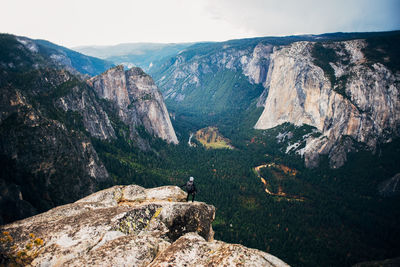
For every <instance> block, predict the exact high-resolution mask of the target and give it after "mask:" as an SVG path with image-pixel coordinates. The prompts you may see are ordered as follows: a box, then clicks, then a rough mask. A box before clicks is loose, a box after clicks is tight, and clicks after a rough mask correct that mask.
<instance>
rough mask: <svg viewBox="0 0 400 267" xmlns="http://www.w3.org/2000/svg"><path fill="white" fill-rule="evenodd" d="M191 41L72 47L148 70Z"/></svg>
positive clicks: (90, 54)
mask: <svg viewBox="0 0 400 267" xmlns="http://www.w3.org/2000/svg"><path fill="white" fill-rule="evenodd" d="M190 45H192V43H166V44H163V43H126V44H118V45H110V46H78V47H73V48H72V49H73V50H75V51H78V52H80V53H82V54H85V55H89V56H93V57H97V58H101V59H104V60H107V61H110V62H113V63H114V64H117V65H118V64H123V65H124V66H126V67H127V68H131V67H134V66H136V67H140V68H142V69H143V70H145V71H148V70H149V69H150V68H151V66H152V65H153V64H155V62H157V61H159V60H161V59H163V58H166V57H170V56H174V55H176V54H178V53H179V52H180V51H182V50H184V49H185V48H186V47H189V46H190Z"/></svg>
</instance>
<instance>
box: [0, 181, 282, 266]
mask: <svg viewBox="0 0 400 267" xmlns="http://www.w3.org/2000/svg"><path fill="white" fill-rule="evenodd" d="M185 199H186V193H185V192H183V191H182V190H181V189H179V188H178V187H175V186H164V187H159V188H153V189H145V188H143V187H140V186H136V185H131V186H114V187H111V188H109V189H106V190H103V191H99V192H97V193H94V194H92V195H90V196H88V197H85V198H83V199H81V200H79V201H77V202H75V203H72V204H67V205H64V206H59V207H57V208H54V209H51V210H49V211H48V212H45V213H42V214H39V215H36V216H33V217H30V218H27V219H24V220H21V221H17V222H14V223H12V224H8V225H3V226H1V228H0V230H1V232H2V236H1V238H2V242H1V243H0V246H1V250H2V253H3V254H2V258H1V260H2V261H3V262H0V263H5V264H7V263H15V262H17V263H18V262H22V263H23V264H31V266H88V265H91V266H185V264H186V265H188V266H189V265H191V266H194V265H196V266H210V264H211V266H221V265H224V266H237V265H241V266H288V265H286V264H285V263H284V262H282V261H281V260H279V259H278V258H276V257H274V256H271V255H269V254H267V253H265V252H261V251H258V250H255V249H249V248H246V247H243V246H241V245H234V244H227V243H224V242H220V241H214V240H213V236H214V233H213V230H212V227H211V223H212V221H213V220H214V216H215V208H214V207H213V206H211V205H207V204H205V203H202V202H194V203H192V202H185Z"/></svg>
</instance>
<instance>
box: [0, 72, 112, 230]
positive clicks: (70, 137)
mask: <svg viewBox="0 0 400 267" xmlns="http://www.w3.org/2000/svg"><path fill="white" fill-rule="evenodd" d="M25 75H26V74H24V75H21V76H20V78H22V77H26V76H25ZM2 78H3V79H9V80H8V81H7V82H5V83H6V84H1V86H0V88H1V92H2V93H1V96H0V102H1V105H0V157H1V168H2V172H1V175H0V183H1V184H2V186H1V190H0V207H1V212H0V223H5V222H9V221H13V220H16V219H20V218H24V217H26V216H30V215H32V214H35V213H36V212H38V211H39V212H40V211H44V210H47V209H49V208H51V207H54V206H56V205H61V204H65V203H66V202H71V201H75V200H76V199H79V198H81V197H83V196H85V195H87V194H88V193H91V192H94V191H95V190H96V189H97V188H98V186H99V185H100V184H101V183H109V182H111V181H110V177H109V175H108V172H107V170H106V169H105V167H104V166H103V163H102V162H101V161H100V159H99V158H98V156H97V153H96V151H95V149H94V147H93V145H92V143H91V140H90V136H88V135H86V134H84V132H85V125H88V126H90V127H91V128H88V129H89V131H91V132H92V133H93V134H94V135H95V133H97V136H98V137H103V136H102V135H101V134H102V133H103V132H102V131H101V127H102V123H101V122H99V121H97V122H94V121H89V119H90V118H89V117H90V116H91V114H92V113H93V114H95V115H96V116H98V115H99V114H102V115H104V116H106V114H104V113H96V111H99V110H101V108H100V107H97V109H98V110H96V106H95V103H96V102H95V100H94V99H93V98H90V97H89V96H88V95H89V94H90V92H89V91H87V88H85V86H84V84H83V86H82V85H81V86H79V85H78V84H79V83H78V82H77V81H76V80H74V77H73V76H71V75H70V74H69V73H68V72H64V71H55V70H40V71H37V72H35V73H31V75H30V79H27V83H26V84H24V85H23V86H22V85H21V87H19V86H18V85H17V84H16V82H15V80H13V79H14V78H13V77H12V75H9V76H8V77H7V75H6V74H4V75H3V76H2ZM75 83H76V84H77V85H75V86H74V84H75ZM71 87H72V88H71ZM70 90H71V91H70ZM68 92H71V94H68ZM79 92H80V93H79ZM63 95H64V96H63ZM85 95H86V96H87V98H86V99H85V98H84V97H85ZM60 96H62V97H61V98H59V97H60ZM63 97H65V98H68V99H70V100H71V101H72V100H73V99H81V100H85V101H86V103H85V104H86V105H87V106H86V108H85V107H81V109H79V112H77V111H71V110H68V111H66V112H65V113H64V112H62V110H61V109H57V103H56V101H61V100H62V99H63ZM57 99H58V100H57ZM75 103H79V102H75ZM78 105H79V104H78ZM88 106H89V107H90V108H88ZM88 110H90V111H91V112H87V111H88ZM92 110H94V111H92ZM80 114H82V115H84V116H83V117H87V118H86V119H83V122H82V119H81V118H82V117H81V116H80ZM105 121H106V120H105ZM111 129H112V128H111ZM108 134H110V135H111V136H112V133H108Z"/></svg>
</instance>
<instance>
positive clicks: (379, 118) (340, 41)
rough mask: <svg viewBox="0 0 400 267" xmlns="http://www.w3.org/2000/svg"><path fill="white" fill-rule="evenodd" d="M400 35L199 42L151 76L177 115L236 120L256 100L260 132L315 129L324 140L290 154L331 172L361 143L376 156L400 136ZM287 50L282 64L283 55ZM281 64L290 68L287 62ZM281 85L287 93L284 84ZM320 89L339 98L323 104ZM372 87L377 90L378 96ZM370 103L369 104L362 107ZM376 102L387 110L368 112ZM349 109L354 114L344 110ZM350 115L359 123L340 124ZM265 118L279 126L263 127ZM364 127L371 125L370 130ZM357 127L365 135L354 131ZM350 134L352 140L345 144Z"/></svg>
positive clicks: (159, 66)
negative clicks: (322, 163) (325, 159)
mask: <svg viewBox="0 0 400 267" xmlns="http://www.w3.org/2000/svg"><path fill="white" fill-rule="evenodd" d="M399 36H400V32H399V31H394V32H377V33H332V34H323V35H302V36H288V37H260V38H249V39H239V40H230V41H226V42H219V43H198V44H194V45H192V46H190V47H188V48H186V49H185V50H184V51H182V52H181V53H179V54H178V55H176V56H174V57H171V58H170V59H165V60H164V61H163V62H159V63H158V64H156V65H154V66H153V67H152V68H151V69H150V70H149V73H150V74H151V75H152V76H153V77H154V79H155V81H156V83H157V84H158V85H159V87H160V88H161V90H162V92H163V94H164V96H165V99H166V103H167V105H169V107H170V108H171V109H172V110H174V111H177V112H181V113H186V114H189V113H191V114H196V113H197V114H198V113H203V114H204V116H214V114H220V115H221V116H224V114H236V115H232V118H235V117H238V115H237V114H241V113H242V112H243V111H245V110H247V109H249V108H251V105H254V103H255V102H257V106H258V107H262V108H264V106H265V110H264V115H263V116H262V117H261V118H260V119H259V121H258V123H257V124H256V121H255V122H254V124H256V125H255V127H256V128H257V129H269V128H271V127H275V126H277V125H279V124H282V123H285V122H290V123H293V124H295V125H299V124H302V123H306V124H309V125H312V126H314V127H317V129H318V130H319V131H321V132H322V133H323V136H321V137H320V138H319V139H318V140H320V141H321V142H319V141H318V144H317V143H316V142H317V141H313V142H312V141H311V140H314V139H312V138H309V139H308V141H307V148H306V149H305V150H304V149H303V150H301V151H300V150H298V151H297V150H292V152H293V153H299V154H301V155H303V156H304V157H305V159H306V164H307V165H308V166H310V167H311V166H317V165H318V164H319V156H320V155H328V156H329V158H330V164H331V167H340V166H342V165H343V164H344V162H345V161H346V154H347V153H348V152H350V151H355V150H357V149H356V148H355V147H356V146H357V145H356V143H357V142H358V143H364V144H366V147H368V148H369V149H372V150H374V149H375V147H376V145H377V144H379V143H382V142H389V141H390V140H391V138H392V137H395V136H398V135H399V132H398V130H396V129H397V128H398V125H399V119H398V115H397V114H399V111H398V107H399V102H398V101H397V95H398V91H399V78H398V77H399V76H398V71H399V66H400V62H399V60H398V58H399V50H398V49H396V46H397V47H398V45H399ZM360 40H361V41H360ZM303 46H307V49H302V48H301V47H303ZM288 49H290V50H289V51H288V53H286V56H285V58H283V57H278V55H280V54H282V51H286V50H288ZM306 54H307V55H306ZM297 58H303V59H305V58H307V61H306V62H303V63H304V64H303V65H301V66H300V65H299V66H297V67H296V64H297V63H295V64H294V63H293V61H296V60H297ZM284 60H286V61H287V62H286V63H283V61H284ZM291 64H294V65H293V67H296V75H297V76H296V75H295V74H293V76H288V75H292V74H291V72H290V71H292V70H289V69H287V70H285V68H286V67H288V66H290V65H291ZM309 71H312V75H311V74H310V75H309V74H308V73H309ZM317 72H318V73H317ZM364 74H365V75H364ZM360 75H361V77H359V79H357V77H358V76H360ZM317 80H318V81H319V82H317ZM284 81H285V82H286V83H287V84H286V87H282V86H279V84H278V83H283V82H284ZM313 82H315V84H314V85H315V86H314V87H313V88H314V89H315V90H314V91H313V100H312V103H308V102H305V100H304V99H305V98H307V97H308V96H307V92H308V91H307V90H308V89H307V88H308V86H309V85H310V83H313ZM374 83H376V84H377V85H376V86H375V85H374ZM322 84H325V86H326V87H327V88H331V93H329V96H330V97H338V98H340V99H341V100H338V101H336V102H332V101H331V102H329V103H327V102H326V101H325V100H326V99H325V100H323V94H324V93H323V92H322V91H323V90H324V89H322ZM357 88H358V89H357ZM370 89H371V90H376V95H374V94H373V93H371V92H370V91H369V90H370ZM285 90H287V91H285ZM289 91H290V92H289ZM272 92H273V94H272ZM310 92H311V91H310ZM275 94H276V95H275ZM332 94H333V95H332ZM378 95H379V96H378ZM378 98H379V99H380V100H378ZM366 99H369V100H368V101H367V102H365V101H366ZM269 101H270V102H271V101H272V102H271V103H275V102H276V103H278V101H280V102H279V105H278V104H276V107H277V108H276V109H271V108H270V104H268V103H269ZM273 101H275V102H273ZM371 101H372V102H371ZM378 102H380V103H384V104H382V105H378V104H374V105H373V106H372V107H369V106H368V105H369V104H370V103H378ZM323 103H326V105H325V106H324V107H322V106H321V105H323ZM334 103H336V104H334ZM318 105H320V107H318ZM335 105H338V106H340V107H341V108H338V106H335ZM347 105H348V107H349V109H346V110H344V109H342V107H343V106H347ZM279 108H280V109H279ZM378 109H379V111H378ZM318 110H320V111H318ZM323 110H329V112H330V111H332V110H333V111H332V112H330V113H329V115H326V114H324V115H322V116H323V117H324V118H319V119H317V118H316V117H315V116H316V115H315V114H316V112H323V113H324V112H325V111H323ZM351 110H355V112H353V111H351ZM357 110H358V111H357ZM304 111H305V112H304ZM360 111H363V112H360ZM349 114H353V115H352V116H353V117H352V118H356V119H352V118H350V117H347V118H345V119H339V118H343V117H346V116H348V115H349ZM225 116H226V115H225ZM295 117H296V118H297V119H294V118H295ZM273 118H276V119H273ZM310 118H312V119H310ZM267 120H270V121H271V120H272V121H273V122H274V123H266V122H265V121H267ZM316 120H320V121H319V122H317V121H316ZM356 121H357V123H356ZM367 121H368V122H367ZM321 123H322V124H325V126H321ZM354 123H355V124H354ZM367 124H368V125H370V126H369V127H366V125H367ZM357 125H358V126H357ZM357 127H361V128H362V129H363V130H361V128H360V129H358V130H356V129H353V128H357ZM333 129H336V130H333ZM356 132H358V133H360V134H356ZM361 132H362V134H361ZM345 136H348V137H350V139H352V138H353V140H350V141H349V140H347V141H345V139H346V138H345ZM367 136H369V137H367ZM326 140H328V141H326ZM344 144H345V145H344ZM292 145H293V144H292Z"/></svg>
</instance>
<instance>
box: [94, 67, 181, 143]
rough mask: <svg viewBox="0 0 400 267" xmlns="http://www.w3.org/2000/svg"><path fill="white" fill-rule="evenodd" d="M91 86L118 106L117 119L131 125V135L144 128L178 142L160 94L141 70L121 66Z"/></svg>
mask: <svg viewBox="0 0 400 267" xmlns="http://www.w3.org/2000/svg"><path fill="white" fill-rule="evenodd" d="M89 84H90V85H91V86H93V88H94V90H95V91H96V92H97V94H98V96H99V97H101V98H105V99H107V100H110V101H112V102H113V103H115V105H116V106H117V109H118V116H119V117H120V119H121V120H122V121H123V122H124V123H126V124H127V125H129V127H130V129H131V133H135V132H136V127H138V126H140V125H143V126H144V128H145V129H146V130H147V131H148V132H149V133H151V134H153V135H155V136H158V137H160V138H162V139H164V140H166V141H167V142H169V143H173V144H177V143H178V139H177V138H176V135H175V131H174V128H173V127H172V124H171V120H170V118H169V114H168V111H167V108H166V106H165V103H164V100H163V97H162V95H161V93H160V92H159V90H158V88H157V86H156V85H155V84H154V82H153V80H152V78H151V77H150V76H149V75H147V74H146V73H144V72H143V71H142V70H141V69H140V68H136V67H134V68H131V69H129V70H127V71H125V70H124V67H123V66H122V65H120V66H117V67H115V68H112V69H110V70H108V71H106V72H105V73H103V74H101V75H99V76H96V77H94V78H92V79H90V80H89Z"/></svg>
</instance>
